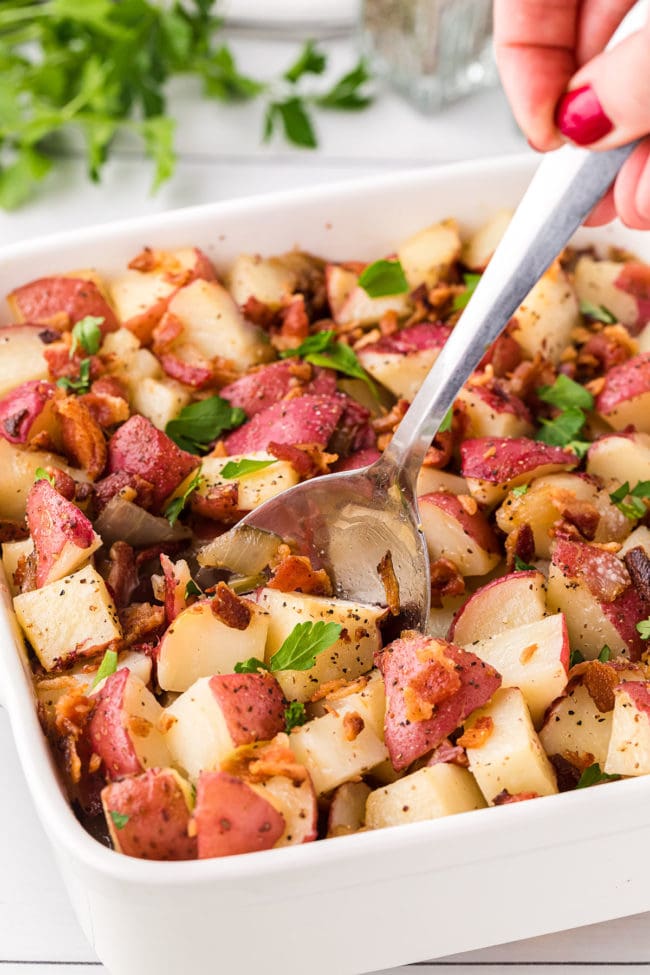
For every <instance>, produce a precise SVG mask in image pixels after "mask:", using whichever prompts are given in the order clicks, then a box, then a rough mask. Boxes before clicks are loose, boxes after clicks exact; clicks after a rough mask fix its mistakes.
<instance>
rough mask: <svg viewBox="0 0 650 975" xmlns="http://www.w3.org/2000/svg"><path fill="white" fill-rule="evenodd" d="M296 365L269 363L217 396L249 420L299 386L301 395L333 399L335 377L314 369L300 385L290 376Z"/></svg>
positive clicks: (294, 361) (290, 362) (290, 361)
mask: <svg viewBox="0 0 650 975" xmlns="http://www.w3.org/2000/svg"><path fill="white" fill-rule="evenodd" d="M296 361H297V360H295V359H281V360H280V361H279V362H270V363H269V364H268V365H265V366H261V367H260V368H259V369H257V370H256V371H255V372H249V373H246V375H244V376H240V377H239V379H235V381H234V382H232V383H230V384H229V385H228V386H224V387H223V389H221V390H219V395H220V396H221V398H222V399H226V400H228V402H229V403H230V404H231V405H232V406H239V407H240V408H241V409H242V410H243V411H244V412H245V414H246V416H247V417H248V418H249V419H250V418H251V417H253V416H255V414H256V413H260V412H261V411H262V410H265V409H267V407H269V406H273V405H274V404H275V403H277V402H278V400H281V399H284V397H285V396H286V395H287V393H289V391H290V390H292V389H293V388H294V387H298V386H302V388H303V391H304V392H305V393H314V394H316V395H320V396H333V395H334V394H335V393H336V376H335V374H334V373H333V372H332V371H331V370H330V369H315V370H314V374H313V377H312V379H310V380H309V382H307V383H301V382H299V381H298V379H297V378H296V376H295V374H294V373H295V365H296Z"/></svg>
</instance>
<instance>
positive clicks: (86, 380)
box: [56, 359, 90, 394]
mask: <svg viewBox="0 0 650 975" xmlns="http://www.w3.org/2000/svg"><path fill="white" fill-rule="evenodd" d="M56 384H57V386H60V387H61V389H65V390H66V391H67V392H69V393H79V394H81V393H87V392H88V390H89V389H90V359H82V360H81V362H80V363H79V378H78V379H69V378H68V377H67V376H61V378H60V379H57V381H56Z"/></svg>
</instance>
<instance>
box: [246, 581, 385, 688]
mask: <svg viewBox="0 0 650 975" xmlns="http://www.w3.org/2000/svg"><path fill="white" fill-rule="evenodd" d="M255 598H256V601H257V603H258V605H259V606H260V607H261V608H262V609H264V610H266V612H267V613H268V614H269V630H268V636H267V641H266V662H267V663H268V662H269V661H270V659H271V657H272V656H273V654H274V653H275V652H276V651H277V650H279V649H280V647H281V645H282V643H283V642H284V641H285V640H286V638H287V637H288V636H289V634H290V633H291V632H292V631H293V629H294V627H295V626H297V624H298V623H304V622H318V620H324V621H325V622H326V623H329V622H332V623H339V624H340V625H341V627H342V631H341V636H340V637H339V639H338V640H337V641H336V642H335V643H334V644H333V645H332V646H331V647H328V649H327V650H324V651H323V652H322V653H320V654H318V656H317V658H316V663H315V665H314V666H313V667H312V668H310V669H309V670H283V671H278V672H277V673H276V677H277V679H278V682H279V684H280V686H281V687H282V690H283V692H284V695H285V697H286V698H287V700H297V701H303V702H304V701H308V700H309V699H310V698H311V697H312V695H313V694H314V692H315V691H316V690H318V687H319V686H320V685H321V684H325V683H327V682H328V681H332V680H340V679H341V678H344V679H345V680H355V679H356V678H357V677H360V676H361V674H365V673H367V671H369V670H370V668H371V667H372V660H373V654H374V653H375V651H376V650H378V649H379V648H380V646H381V633H380V630H379V623H380V622H381V620H382V619H383V618H384V617H385V615H386V610H385V609H384V608H383V607H381V606H373V605H369V604H367V603H357V602H353V601H348V600H343V599H329V598H327V597H324V596H312V595H309V594H305V593H301V592H280V590H278V589H260V590H258V592H257V593H256V596H255Z"/></svg>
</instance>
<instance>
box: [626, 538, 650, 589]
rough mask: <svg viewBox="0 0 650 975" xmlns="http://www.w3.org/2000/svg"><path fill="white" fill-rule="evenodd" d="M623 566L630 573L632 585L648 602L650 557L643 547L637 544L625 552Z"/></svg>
mask: <svg viewBox="0 0 650 975" xmlns="http://www.w3.org/2000/svg"><path fill="white" fill-rule="evenodd" d="M623 561H624V562H625V567H626V569H627V571H628V572H629V573H630V579H631V580H632V585H633V586H634V588H635V589H636V591H637V592H638V593H639V595H640V596H641V599H644V600H645V601H646V602H650V558H648V556H647V553H646V551H645V549H643V548H641V546H640V545H637V546H636V548H632V549H630V551H629V552H626V553H625V556H624V558H623Z"/></svg>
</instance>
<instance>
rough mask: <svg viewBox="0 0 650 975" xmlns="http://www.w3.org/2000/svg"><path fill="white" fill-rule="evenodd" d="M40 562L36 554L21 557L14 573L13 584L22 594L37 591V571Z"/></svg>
mask: <svg viewBox="0 0 650 975" xmlns="http://www.w3.org/2000/svg"><path fill="white" fill-rule="evenodd" d="M37 569H38V562H37V560H36V552H30V553H29V555H21V556H20V558H19V559H18V562H17V564H16V569H15V571H14V578H13V584H14V586H15V587H16V589H18V590H19V591H20V592H32V591H33V590H34V589H36V571H37Z"/></svg>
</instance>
